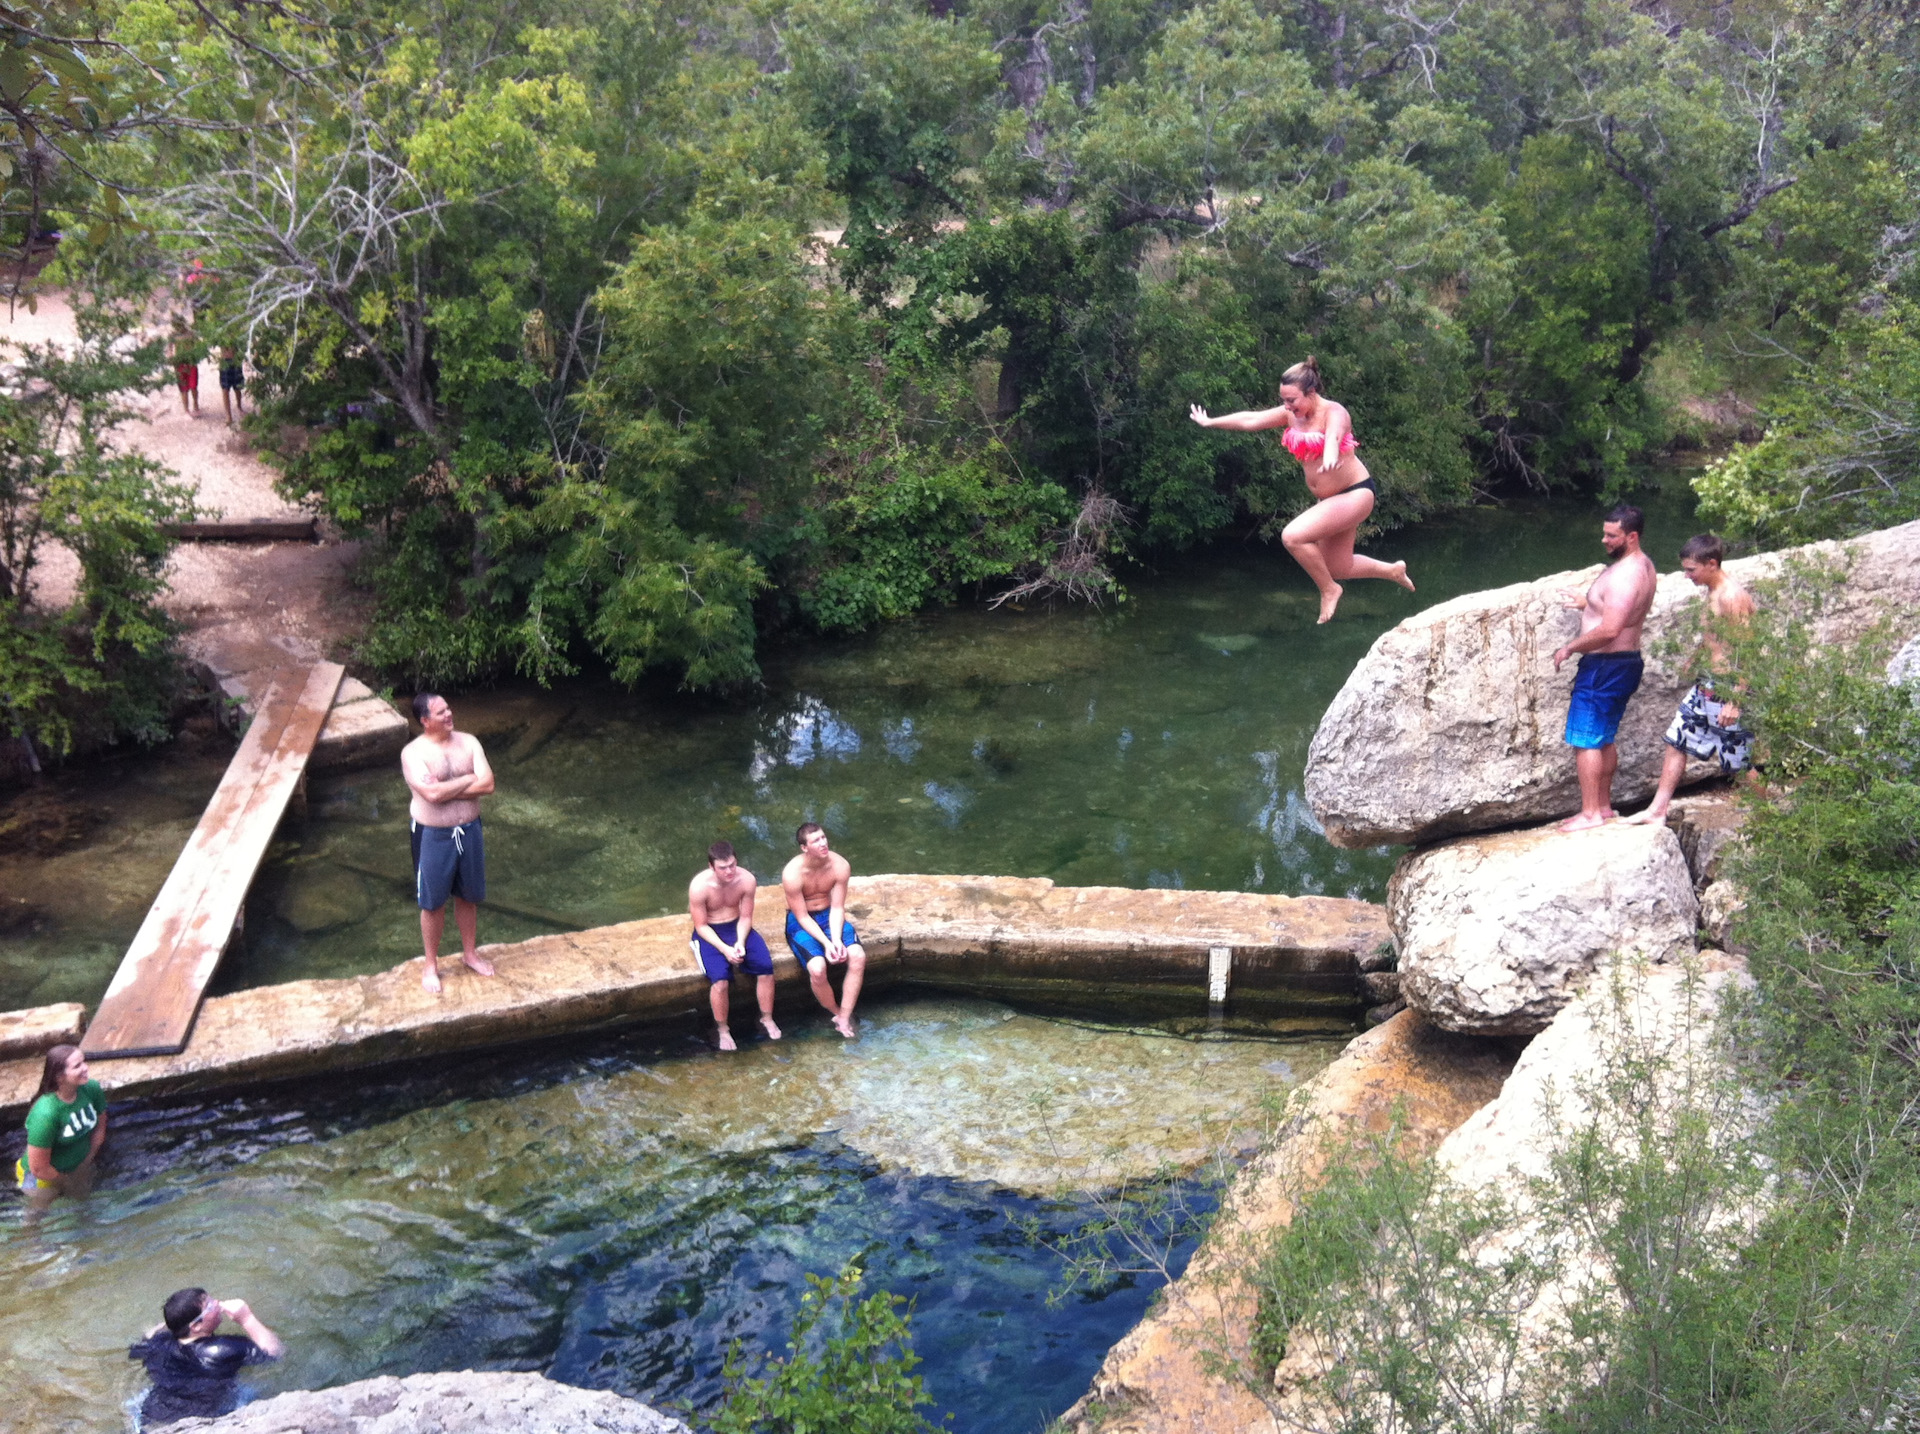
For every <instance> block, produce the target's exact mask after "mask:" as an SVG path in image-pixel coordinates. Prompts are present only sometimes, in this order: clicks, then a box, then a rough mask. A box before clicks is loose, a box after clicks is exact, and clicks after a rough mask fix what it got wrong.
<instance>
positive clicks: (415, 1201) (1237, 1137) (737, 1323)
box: [0, 998, 1339, 1434]
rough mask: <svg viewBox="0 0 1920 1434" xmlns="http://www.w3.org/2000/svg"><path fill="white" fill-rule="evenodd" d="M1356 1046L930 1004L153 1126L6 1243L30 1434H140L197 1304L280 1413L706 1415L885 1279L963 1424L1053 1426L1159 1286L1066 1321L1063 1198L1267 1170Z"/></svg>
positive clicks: (1106, 1290) (9, 1329) (135, 1128)
mask: <svg viewBox="0 0 1920 1434" xmlns="http://www.w3.org/2000/svg"><path fill="white" fill-rule="evenodd" d="M1338 1048H1339V1042H1336V1041H1326V1040H1319V1041H1292V1042H1284V1043H1277V1042H1271V1041H1258V1040H1248V1039H1233V1038H1229V1039H1212V1040H1180V1039H1172V1038H1168V1037H1166V1036H1164V1035H1160V1034H1156V1033H1155V1032H1153V1031H1151V1030H1146V1031H1134V1032H1124V1031H1103V1030H1088V1029H1084V1028H1081V1027H1078V1026H1075V1025H1071V1024H1066V1023H1060V1022H1054V1021H1048V1020H1043V1019H1039V1018H1036V1017H1033V1016H1029V1015H1022V1014H1018V1013H1016V1012H1014V1011H1012V1010H1009V1009H1007V1008H1005V1007H1003V1006H999V1005H996V1004H992V1003H987V1002H980V1001H971V1000H959V999H951V998H915V999H911V1000H905V1001H898V1002H894V1001H880V1002H876V1003H875V1005H874V1007H873V1010H872V1013H871V1016H870V1019H869V1022H868V1028H867V1032H866V1034H865V1036H864V1037H863V1039H862V1040H861V1041H859V1042H857V1043H854V1044H848V1043H846V1042H843V1041H841V1040H839V1039H838V1038H837V1037H836V1036H834V1035H833V1034H832V1033H831V1032H830V1031H828V1030H827V1029H825V1028H824V1026H821V1025H818V1024H814V1025H811V1026H808V1027H806V1028H804V1029H802V1030H800V1031H798V1032H796V1033H795V1038H794V1039H792V1040H789V1041H783V1042H780V1043H778V1044H774V1043H767V1042H763V1043H759V1044H756V1045H753V1046H750V1047H748V1048H747V1049H745V1050H743V1051H742V1052H741V1053H740V1054H739V1055H738V1056H732V1057H720V1056H716V1055H714V1054H712V1053H710V1052H708V1051H706V1050H705V1048H704V1047H703V1046H700V1045H699V1044H697V1043H696V1042H693V1041H691V1040H688V1039H680V1038H677V1037H675V1036H673V1035H662V1034H660V1033H657V1032H656V1033H653V1034H646V1035H626V1036H613V1037H602V1038H599V1039H597V1040H595V1041H593V1042H590V1043H588V1042H580V1043H573V1044H572V1045H570V1046H568V1047H565V1048H558V1049H551V1050H547V1051H545V1052H535V1053H517V1054H516V1055H514V1056H513V1057H511V1058H510V1059H509V1060H508V1061H507V1062H505V1063H503V1062H502V1060H501V1058H500V1057H499V1056H497V1055H495V1056H489V1057H474V1058H470V1059H468V1060H466V1061H464V1062H451V1063H447V1062H441V1063H436V1064H435V1066H434V1067H432V1068H428V1067H425V1066H419V1067H413V1068H409V1069H407V1070H405V1071H401V1072H391V1073H387V1074H385V1075H376V1076H372V1077H367V1078H365V1079H364V1080H363V1081H360V1082H355V1083H352V1085H351V1087H350V1088H345V1089H343V1088H341V1085H344V1084H345V1083H338V1084H336V1083H328V1084H327V1085H325V1086H322V1085H320V1084H319V1083H314V1084H312V1085H309V1086H306V1087H302V1088H293V1089H281V1090H277V1091H271V1092H266V1093H261V1094H257V1095H253V1096H248V1097H244V1098H238V1099H234V1100H229V1101H225V1102H222V1103H220V1104H218V1105H197V1106H187V1107H173V1108H170V1109H165V1110H157V1111H150V1112H137V1111H135V1112H129V1113H127V1115H126V1118H124V1119H123V1120H122V1121H121V1122H120V1123H119V1128H118V1129H117V1131H116V1134H115V1138H114V1140H113V1142H112V1143H111V1144H110V1146H109V1148H108V1152H109V1158H108V1161H107V1165H106V1168H105V1172H104V1177H105V1178H104V1180H103V1188H102V1190H101V1191H100V1192H99V1193H98V1194H97V1195H96V1196H95V1198H94V1199H93V1200H92V1201H90V1202H89V1203H88V1204H87V1205H85V1206H84V1207H77V1208H76V1207H72V1206H67V1207H64V1208H61V1207H56V1213H55V1214H54V1215H52V1216H50V1217H49V1218H48V1219H47V1220H46V1221H45V1222H44V1223H43V1224H42V1225H41V1226H39V1227H38V1228H36V1229H25V1228H22V1227H21V1226H20V1224H19V1222H18V1216H17V1214H10V1215H9V1217H8V1221H7V1224H6V1226H5V1227H4V1234H3V1235H0V1381H4V1383H5V1386H6V1387H7V1389H8V1390H9V1393H10V1398H9V1399H8V1400H6V1401H0V1428H17V1429H22V1430H26V1429H32V1430H34V1431H36V1434H43V1431H45V1434H51V1431H82V1430H87V1431H93V1430H99V1431H105V1430H118V1429H120V1428H121V1427H122V1416H121V1413H120V1406H121V1404H122V1403H123V1401H125V1400H126V1399H127V1398H129V1397H130V1396H131V1395H133V1394H134V1393H135V1392H136V1391H137V1389H138V1387H139V1373H138V1370H137V1368H136V1367H134V1366H132V1365H130V1364H128V1363H127V1362H126V1360H125V1359H124V1357H123V1354H124V1348H125V1345H126V1344H127V1343H128V1342H130V1341H131V1340H132V1339H134V1338H135V1337H137V1336H138V1334H139V1333H141V1332H142V1331H143V1330H144V1329H145V1328H147V1327H148V1326H149V1325H150V1324H151V1323H152V1322H153V1321H154V1320H155V1319H156V1318H157V1314H156V1313H155V1312H156V1311H157V1310H158V1308H159V1304H160V1301H161V1300H162V1299H164V1298H165V1296H166V1295H167V1294H168V1293H169V1292H171V1291H172V1290H173V1289H175V1288H178V1287H180V1286H182V1285H186V1284H204V1285H206V1286H208V1287H209V1288H212V1289H214V1290H215V1292H216V1293H219V1294H224V1295H244V1296H245V1297H247V1298H248V1299H250V1300H252V1301H253V1303H254V1304H255V1306H256V1308H257V1309H258V1310H259V1311H260V1312H261V1315H262V1317H263V1318H265V1319H266V1320H267V1321H268V1322H269V1323H270V1324H272V1325H273V1326H274V1327H275V1328H276V1329H277V1330H278V1331H279V1332H280V1333H281V1334H282V1336H283V1337H284V1338H285V1339H286V1340H287V1343H288V1347H289V1351H290V1353H289V1356H288V1358H287V1360H286V1361H285V1363H284V1364H283V1365H281V1366H278V1367H276V1368H274V1369H273V1370H271V1371H267V1372H264V1373H263V1374H262V1375H261V1377H260V1380H259V1382H260V1384H261V1386H262V1387H263V1389H264V1390H266V1391H272V1390H278V1389H282V1388H299V1387H317V1386H320V1385H326V1384H334V1383H340V1382H344V1381H347V1380H352V1379H359V1378H366V1377H368V1376H371V1375H373V1374H378V1373H409V1372H413V1371H417V1370H435V1369H463V1368H470V1367H472V1368H496V1369H497V1368H513V1369H539V1370H542V1371H545V1372H546V1373H548V1374H550V1375H552V1376H553V1377H554V1378H557V1379H560V1380H563V1381H565V1382H568V1383H573V1384H580V1385H585V1386H589V1387H594V1388H611V1389H615V1390H618V1391H620V1392H622V1393H626V1394H632V1395H634V1396H636V1397H639V1398H644V1399H648V1400H651V1401H657V1402H671V1401H685V1402H687V1403H690V1404H693V1405H695V1406H704V1405H708V1404H710V1403H711V1401H712V1400H713V1399H714V1398H715V1396H716V1395H717V1393H718V1392H719V1383H718V1373H719V1369H720V1366H721V1363H722V1361H723V1360H724V1357H725V1353H726V1348H727V1345H728V1343H729V1342H730V1341H732V1340H733V1339H735V1338H739V1339H743V1340H745V1341H746V1342H747V1345H748V1346H749V1348H762V1349H769V1350H773V1351H779V1350H780V1349H781V1348H782V1346H783V1342H784V1340H785V1338H786V1331H787V1329H788V1326H789V1324H790V1322H791V1319H792V1314H793V1311H794V1309H795V1308H796V1307H797V1304H798V1299H799V1295H800V1292H801V1290H802V1288H804V1285H803V1281H802V1279H801V1276H802V1275H803V1274H804V1273H806V1272H809V1271H811V1272H823V1271H829V1270H834V1269H837V1268H839V1266H840V1265H841V1264H842V1263H844V1262H845V1261H846V1260H847V1259H849V1258H850V1257H852V1256H854V1255H856V1254H864V1256H865V1258H866V1261H867V1265H868V1269H869V1276H870V1278H869V1286H870V1288H887V1289H891V1290H894V1291H895V1292H897V1293H900V1294H904V1295H908V1296H910V1297H912V1298H913V1299H915V1301H916V1311H915V1317H914V1325H915V1330H916V1344H917V1347H918V1350H919V1353H920V1354H921V1355H922V1356H923V1358H925V1360H926V1361H927V1362H926V1365H925V1367H924V1368H923V1370H922V1372H923V1373H924V1374H925V1376H926V1378H927V1383H928V1387H929V1389H930V1391H931V1392H932V1393H933V1395H934V1397H935V1398H936V1400H937V1401H938V1408H939V1410H940V1411H946V1410H952V1411H953V1412H954V1413H955V1415H956V1418H955V1420H954V1424H953V1427H954V1428H955V1429H956V1430H959V1431H971V1434H1024V1432H1025V1431H1035V1430H1038V1429H1039V1428H1040V1426H1041V1425H1042V1424H1043V1423H1044V1421H1045V1420H1046V1419H1047V1418H1050V1417H1052V1416H1053V1415H1055V1414H1057V1413H1059V1412H1060V1411H1061V1410H1062V1409H1064V1408H1065V1407H1066V1406H1067V1405H1068V1404H1069V1403H1071V1402H1072V1401H1073V1400H1074V1399H1076V1398H1078V1397H1079V1395H1080V1394H1081V1393H1082V1392H1084V1390H1085V1388H1086V1383H1087V1381H1088V1379H1089V1378H1091V1376H1092V1374H1093V1371H1094V1369H1095V1368H1096V1367H1097V1366H1098V1363H1099V1361H1100V1358H1101V1357H1102V1355H1103V1354H1104V1352H1105V1350H1106V1348H1107V1347H1108V1346H1109V1345H1110V1344H1111V1343H1112V1342H1113V1341H1114V1340H1115V1339H1117V1338H1118V1337H1119V1336H1120V1335H1121V1334H1122V1333H1124V1332H1125V1331H1126V1330H1127V1329H1128V1328H1129V1327H1130V1326H1131V1325H1132V1324H1133V1323H1134V1322H1135V1321H1136V1320H1137V1319H1138V1318H1139V1317H1140V1315H1141V1314H1142V1313H1143V1312H1144V1310H1145V1308H1146V1303H1147V1300H1148V1298H1149V1296H1150V1294H1151V1289H1152V1287H1153V1286H1154V1285H1155V1284H1157V1283H1158V1281H1157V1280H1150V1279H1144V1278H1143V1279H1123V1280H1120V1281H1117V1282H1116V1283H1114V1284H1112V1285H1109V1286H1106V1287H1103V1288H1100V1289H1098V1290H1095V1291H1092V1292H1089V1293H1086V1294H1084V1295H1077V1296H1076V1297H1075V1298H1073V1299H1072V1300H1070V1301H1068V1302H1067V1303H1066V1304H1065V1305H1063V1306H1062V1307H1060V1308H1058V1309H1050V1308H1049V1307H1048V1305H1047V1298H1046V1297H1047V1294H1048V1291H1049V1289H1050V1288H1051V1287H1052V1286H1053V1285H1054V1283H1055V1282H1056V1281H1057V1280H1058V1279H1059V1277H1060V1272H1061V1266H1060V1264H1059V1262H1058V1260H1057V1259H1056V1258H1054V1257H1053V1256H1051V1255H1048V1254H1046V1253H1044V1252H1041V1251H1036V1250H1035V1249H1034V1248H1033V1247H1032V1246H1031V1245H1030V1244H1029V1242H1028V1240H1027V1237H1026V1236H1025V1235H1024V1234H1023V1233H1022V1231H1021V1228H1020V1226H1019V1224H1018V1222H1019V1221H1022V1220H1025V1219H1028V1218H1033V1219H1037V1220H1038V1221H1039V1222H1040V1223H1041V1225H1042V1226H1043V1227H1044V1228H1045V1230H1046V1231H1048V1232H1049V1233H1050V1234H1051V1235H1052V1236H1054V1237H1055V1238H1061V1237H1065V1236H1067V1235H1069V1234H1071V1232H1072V1231H1074V1230H1075V1229H1077V1228H1079V1227H1080V1226H1081V1225H1082V1224H1084V1223H1085V1222H1086V1220H1087V1219H1088V1218H1089V1217H1090V1215H1091V1214H1092V1213H1093V1212H1092V1211H1091V1210H1090V1209H1089V1207H1088V1206H1086V1205H1085V1204H1084V1203H1082V1202H1081V1201H1080V1200H1077V1199H1075V1198H1072V1197H1063V1196H1062V1195H1061V1194H1060V1190H1061V1188H1062V1185H1063V1184H1064V1185H1066V1186H1098V1185H1108V1184H1111V1183H1112V1182H1113V1181H1114V1180H1115V1179H1116V1178H1118V1177H1120V1176H1122V1175H1128V1176H1134V1177H1139V1176H1145V1175H1150V1174H1152V1173H1153V1172H1154V1171H1155V1170H1157V1169H1158V1168H1160V1166H1161V1164H1162V1162H1169V1163H1171V1164H1173V1165H1176V1166H1178V1167H1181V1168H1185V1169H1191V1168H1192V1167H1193V1166H1194V1165H1195V1164H1197V1163H1198V1162H1199V1161H1200V1160H1202V1159H1203V1158H1204V1157H1205V1156H1207V1154H1208V1153H1209V1152H1211V1151H1219V1150H1232V1149H1234V1148H1237V1147H1241V1146H1244V1144H1245V1143H1246V1142H1247V1141H1248V1139H1249V1138H1251V1137H1252V1136H1254V1135H1255V1134H1256V1133H1257V1126H1258V1124H1259V1122H1260V1119H1261V1107H1262V1098H1263V1096H1266V1095H1269V1094H1279V1093H1283V1092H1284V1091H1285V1090H1286V1089H1287V1088H1288V1087H1289V1086H1290V1085H1291V1084H1292V1083H1294V1082H1296V1081H1299V1080H1303V1079H1305V1078H1307V1077H1309V1076H1311V1075H1312V1074H1314V1073H1315V1072H1316V1071H1318V1070H1319V1069H1320V1068H1321V1067H1322V1066H1323V1065H1324V1064H1325V1063H1326V1061H1327V1060H1329V1059H1330V1058H1331V1057H1332V1055H1333V1054H1334V1053H1335V1052H1336V1051H1337V1050H1338ZM503 1064H504V1066H505V1068H504V1069H503ZM1229 1117H1231V1120H1230V1119H1229ZM1187 1250H1188V1246H1187V1245H1186V1244H1185V1243H1183V1244H1181V1246H1180V1247H1179V1249H1178V1251H1177V1252H1176V1254H1177V1259H1178V1260H1179V1261H1184V1259H1185V1256H1186V1253H1187ZM28 1411H30V1416H29V1413H28ZM23 1419H25V1421H26V1422H18V1421H21V1420H23ZM10 1421H12V1422H10Z"/></svg>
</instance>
